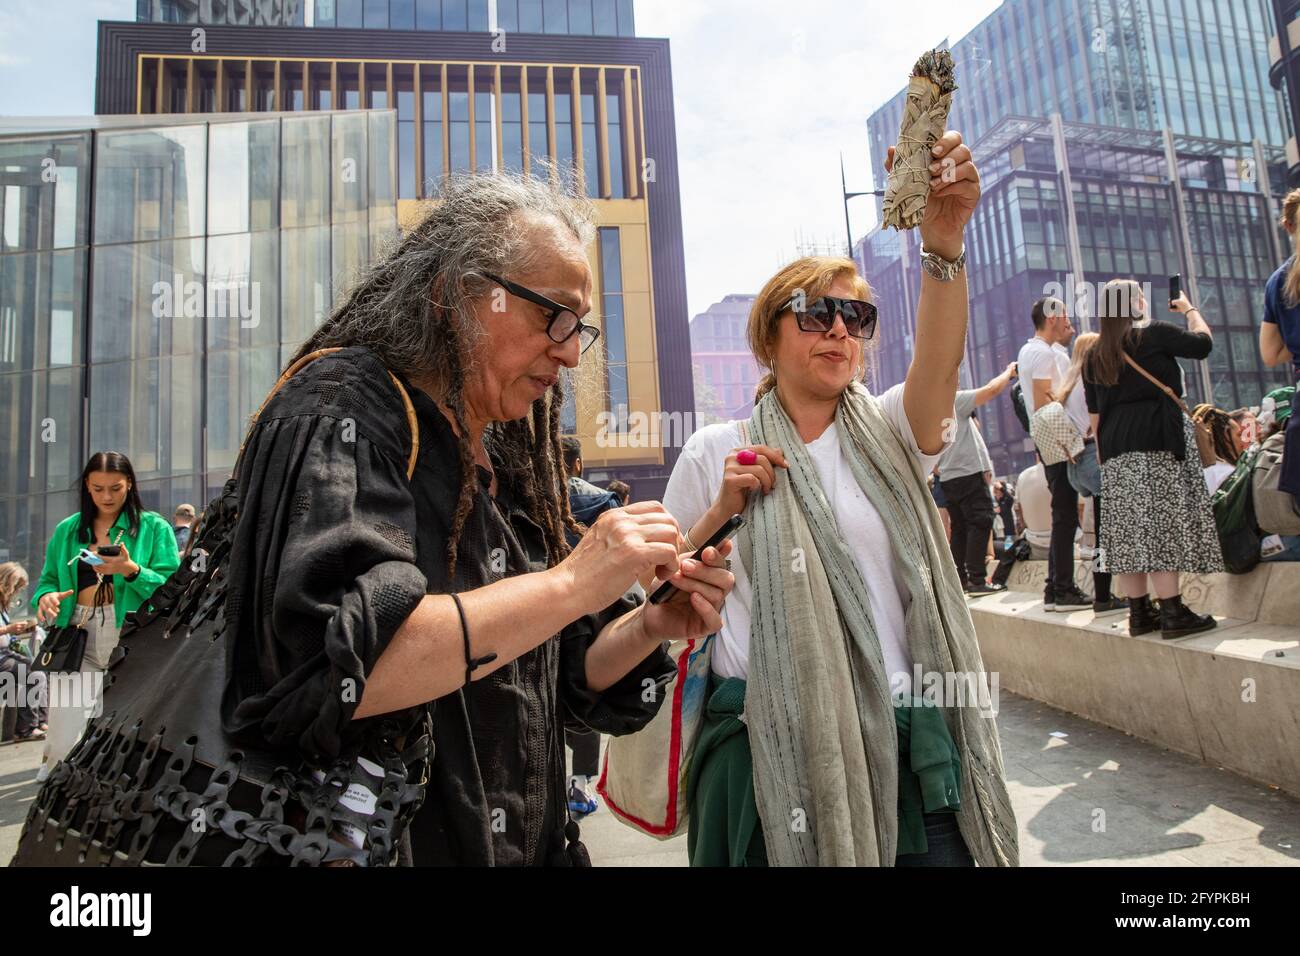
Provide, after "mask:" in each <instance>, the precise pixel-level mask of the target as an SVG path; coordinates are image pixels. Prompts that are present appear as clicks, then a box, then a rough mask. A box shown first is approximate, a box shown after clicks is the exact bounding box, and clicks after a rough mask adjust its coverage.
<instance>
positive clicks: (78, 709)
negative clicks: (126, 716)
mask: <svg viewBox="0 0 1300 956" xmlns="http://www.w3.org/2000/svg"><path fill="white" fill-rule="evenodd" d="M79 487H80V493H81V508H80V510H79V511H77V512H75V513H73V514H71V515H68V517H66V518H64V519H63V520H62V521H60V522H59V523H58V525H57V526H56V527H55V529H54V533H53V534H52V535H51V536H50V541H49V544H48V545H46V548H45V567H44V570H42V571H41V577H40V580H39V581H37V582H36V591H35V593H34V594H33V595H32V607H33V609H35V611H36V613H37V616H38V617H39V618H40V619H41V621H42V622H43V623H44V624H45V626H46V627H52V626H59V627H66V626H68V625H73V626H77V627H84V628H85V629H86V653H85V656H84V657H83V659H82V662H81V675H82V678H81V681H79V682H77V683H78V684H79V685H80V687H81V688H89V689H90V690H93V691H94V694H93V695H92V694H90V691H89V690H87V691H85V692H83V693H77V694H75V696H76V697H78V698H79V699H77V700H58V699H57V698H58V696H59V695H58V693H57V691H58V689H59V686H60V684H61V683H63V682H59V681H52V682H51V684H50V702H49V703H50V719H49V724H50V730H49V734H48V736H47V737H46V738H45V752H44V754H43V755H42V758H41V768H40V770H39V771H38V772H37V780H44V779H45V778H46V777H47V776H49V773H50V771H51V770H52V769H53V768H54V765H55V764H56V763H58V762H59V761H60V760H62V759H63V758H64V757H65V756H67V754H68V752H69V751H71V750H72V746H73V744H75V743H76V742H77V740H78V738H79V737H80V736H81V732H82V730H83V729H85V726H86V721H87V720H88V719H89V718H90V716H91V714H92V713H93V710H94V703H95V700H94V699H92V698H97V697H98V687H97V678H96V677H95V675H97V674H98V673H100V672H101V671H103V670H104V668H106V667H107V666H108V658H109V655H110V654H111V653H112V652H113V648H115V647H116V646H117V640H118V633H119V631H120V630H121V628H122V623H123V621H124V620H125V619H126V616H127V615H128V614H130V613H131V612H132V611H134V610H136V609H137V608H139V607H140V605H141V604H143V603H144V602H145V601H146V600H147V599H148V598H149V596H150V595H151V594H153V592H154V591H155V590H156V589H157V588H158V586H159V585H160V584H162V583H163V582H164V581H166V580H167V579H168V578H169V577H171V575H172V572H173V571H175V570H176V568H177V567H179V566H180V555H179V553H178V552H177V550H176V535H175V534H174V533H173V532H172V527H171V525H170V524H169V523H168V522H167V519H166V518H164V517H163V516H162V515H160V514H155V513H154V512H152V511H146V510H145V509H144V505H143V504H142V503H141V501H140V492H139V490H138V489H137V487H136V481H135V470H134V469H133V468H132V467H131V462H130V460H129V459H128V458H127V457H126V456H125V455H122V454H119V453H117V452H113V451H101V452H96V453H95V454H93V455H91V456H90V460H89V461H87V462H86V467H85V468H83V469H82V471H81V480H80V482H79ZM66 683H67V686H69V687H72V686H74V685H73V682H66Z"/></svg>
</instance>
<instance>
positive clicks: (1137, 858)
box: [0, 691, 1300, 866]
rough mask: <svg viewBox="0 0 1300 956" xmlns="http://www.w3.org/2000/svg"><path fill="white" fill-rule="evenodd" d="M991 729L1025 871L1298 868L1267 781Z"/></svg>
mask: <svg viewBox="0 0 1300 956" xmlns="http://www.w3.org/2000/svg"><path fill="white" fill-rule="evenodd" d="M998 728H999V731H1000V733H1001V736H1002V750H1003V755H1004V757H1005V760H1006V765H1007V778H1008V780H1007V782H1008V786H1009V789H1010V792H1011V801H1012V805H1013V806H1014V807H1015V811H1016V816H1017V818H1018V820H1019V823H1020V853H1021V863H1022V864H1024V865H1026V866H1061V865H1083V866H1295V865H1298V864H1300V800H1296V799H1294V798H1292V797H1289V796H1287V795H1286V794H1284V793H1281V792H1280V791H1277V790H1274V789H1271V788H1270V787H1268V786H1267V785H1265V784H1261V783H1256V782H1254V781H1250V780H1245V779H1243V778H1241V777H1239V776H1236V775H1234V774H1231V773H1228V772H1225V771H1222V770H1219V769H1217V768H1215V767H1209V766H1206V765H1204V764H1202V763H1201V762H1199V761H1197V760H1195V759H1193V758H1191V757H1187V756H1184V755H1182V754H1179V753H1174V752H1171V751H1168V750H1164V749H1162V748H1160V747H1158V746H1155V745H1153V744H1149V743H1146V742H1144V741H1141V740H1138V739H1137V738H1134V737H1130V736H1128V735H1126V734H1124V733H1121V732H1119V731H1116V730H1112V729H1110V728H1108V727H1103V726H1101V725H1098V724H1094V723H1090V722H1088V721H1086V720H1082V719H1080V718H1078V717H1074V716H1071V715H1069V714H1066V713H1063V712H1062V711H1059V710H1055V709H1054V708H1051V707H1048V706H1047V705H1045V704H1040V703H1038V702H1036V701H1032V700H1027V699H1024V698H1021V697H1016V696H1014V695H1012V694H1009V693H1006V692H1005V691H1004V692H1003V693H1002V695H1001V712H1000V714H999V717H998ZM1055 734H1063V735H1065V736H1054V735H1055ZM40 753H41V745H40V744H38V743H24V744H10V745H6V746H0V865H3V864H4V863H7V862H8V860H9V858H10V857H11V856H12V855H13V851H14V847H15V845H16V844H17V842H18V832H19V830H20V828H21V827H22V821H23V817H24V815H25V814H26V812H27V807H28V806H29V805H30V803H31V800H32V798H33V797H34V796H35V793H36V784H35V782H34V775H35V771H36V766H37V764H38V763H39V762H40ZM1103 824H1104V828H1103ZM582 833H583V840H584V842H585V843H586V844H587V846H588V848H589V849H590V851H591V857H592V861H593V862H594V863H595V864H596V865H598V866H685V865H686V838H685V837H684V836H683V837H679V838H676V839H673V840H668V841H662V842H661V841H659V840H654V839H652V838H650V837H647V836H644V835H642V834H640V833H638V832H636V831H634V830H631V829H629V828H628V827H625V826H623V825H621V824H620V823H618V822H617V821H616V820H615V819H614V818H613V816H612V815H611V814H610V812H609V810H608V808H605V807H602V808H601V809H600V810H599V811H598V812H597V813H596V814H594V815H593V816H592V817H590V818H589V819H587V820H586V821H585V822H584V823H583V825H582Z"/></svg>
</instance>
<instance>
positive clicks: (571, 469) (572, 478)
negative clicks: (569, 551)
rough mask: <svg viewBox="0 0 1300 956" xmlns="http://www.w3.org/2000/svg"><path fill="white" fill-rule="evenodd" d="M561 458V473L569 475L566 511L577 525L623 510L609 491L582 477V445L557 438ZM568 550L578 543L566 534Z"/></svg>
mask: <svg viewBox="0 0 1300 956" xmlns="http://www.w3.org/2000/svg"><path fill="white" fill-rule="evenodd" d="M560 450H561V452H562V453H563V455H564V470H565V471H566V472H567V473H568V475H569V480H568V489H567V490H568V493H569V510H570V511H572V512H573V517H574V520H575V521H577V522H578V523H579V524H584V525H588V526H590V525H591V524H592V522H594V521H595V520H596V519H597V518H599V517H600V516H601V515H603V514H604V513H605V512H606V511H609V510H611V509H613V508H621V507H623V501H622V499H621V498H619V496H618V495H617V494H615V493H614V492H612V491H605V490H604V489H602V488H598V487H596V486H595V485H593V484H592V483H591V482H589V481H586V480H585V479H583V477H582V442H580V441H578V439H576V438H573V437H567V438H561V439H560ZM565 536H566V537H567V538H568V539H569V547H571V548H572V547H574V546H575V545H576V544H577V543H578V536H577V535H575V534H574V533H573V532H572V531H566V532H565Z"/></svg>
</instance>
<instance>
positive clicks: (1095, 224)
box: [855, 0, 1291, 474]
mask: <svg viewBox="0 0 1300 956" xmlns="http://www.w3.org/2000/svg"><path fill="white" fill-rule="evenodd" d="M1270 24H1271V18H1270V16H1269V10H1268V8H1267V3H1266V2H1265V0H1129V2H1112V0H1106V2H1089V0H1047V2H1027V0H1007V2H1006V3H1004V4H1003V5H1002V6H1001V7H1000V8H999V9H998V10H996V11H995V12H994V13H993V14H991V15H990V16H989V17H988V18H986V19H985V20H984V21H983V22H982V23H980V24H979V25H978V26H977V27H976V28H975V29H974V30H973V31H972V32H971V33H970V34H969V35H967V36H966V37H963V38H962V39H961V40H960V41H958V42H957V43H955V44H953V46H952V50H953V55H954V59H955V60H956V62H957V64H958V71H959V72H958V83H959V86H960V90H959V92H958V94H957V97H956V99H955V101H954V108H953V114H952V118H951V120H950V124H949V125H950V126H952V127H953V128H957V129H961V130H962V131H963V133H964V134H965V135H967V137H968V139H969V140H970V141H972V142H974V143H975V147H974V149H975V152H976V155H977V158H978V161H979V163H980V169H981V174H982V176H983V179H984V189H985V195H984V198H983V200H982V201H981V203H980V206H979V208H978V209H977V211H976V214H975V218H974V219H973V221H972V222H971V225H970V227H969V228H968V231H967V251H968V261H969V269H970V283H971V324H970V332H969V335H968V344H967V360H966V363H965V366H964V367H963V372H962V376H963V384H964V385H965V386H973V385H977V384H981V383H983V382H985V381H987V380H988V379H990V378H992V377H993V376H994V375H996V374H998V372H1000V371H1001V370H1002V369H1003V368H1005V367H1006V365H1007V363H1009V362H1011V361H1014V360H1015V358H1016V355H1017V353H1018V352H1019V349H1020V346H1021V345H1022V344H1023V343H1024V341H1025V340H1026V339H1027V338H1028V337H1029V336H1030V335H1031V334H1032V332H1033V329H1032V325H1031V324H1030V321H1029V308H1030V305H1031V304H1032V303H1033V301H1034V300H1035V299H1037V298H1040V297H1041V296H1043V295H1044V294H1060V295H1062V297H1063V298H1064V299H1065V300H1066V301H1067V303H1069V304H1070V305H1071V306H1072V308H1073V313H1072V314H1074V315H1075V317H1076V323H1075V324H1076V326H1081V327H1082V328H1084V329H1087V328H1090V327H1091V328H1095V323H1094V321H1093V319H1092V317H1091V314H1090V313H1091V309H1090V307H1091V306H1092V305H1093V304H1094V300H1095V289H1096V288H1097V286H1098V285H1099V284H1102V283H1105V282H1106V281H1108V280H1109V279H1111V278H1115V277H1131V278H1135V279H1137V280H1138V281H1139V282H1142V283H1149V289H1150V291H1151V301H1152V303H1153V305H1154V306H1155V308H1156V310H1157V312H1158V309H1159V303H1160V302H1161V301H1162V300H1163V298H1164V296H1165V295H1166V291H1167V285H1168V277H1169V276H1170V275H1171V274H1174V273H1178V274H1181V275H1182V276H1183V283H1184V288H1185V289H1187V290H1188V294H1189V295H1190V296H1191V297H1192V298H1193V299H1194V301H1196V303H1197V304H1198V305H1199V306H1201V308H1202V309H1203V310H1204V314H1205V315H1206V316H1207V318H1208V320H1209V321H1210V323H1211V325H1212V326H1213V328H1214V330H1215V333H1216V345H1215V350H1214V352H1213V354H1212V355H1211V358H1210V359H1209V361H1208V362H1207V363H1190V362H1189V363H1185V373H1186V386H1187V394H1188V398H1189V401H1191V402H1193V403H1195V402H1199V401H1204V400H1207V396H1211V397H1212V400H1213V401H1214V402H1215V403H1216V404H1218V405H1220V406H1221V407H1228V408H1235V407H1238V406H1242V405H1249V404H1255V403H1258V401H1259V398H1260V396H1261V395H1262V394H1263V392H1264V391H1266V390H1267V389H1268V388H1269V387H1271V386H1273V385H1275V384H1283V383H1282V382H1280V381H1277V376H1276V375H1275V374H1273V372H1271V371H1270V370H1268V369H1265V368H1264V367H1263V365H1262V363H1261V362H1260V359H1259V356H1258V347H1257V344H1256V343H1257V335H1258V321H1259V316H1260V314H1261V312H1262V303H1263V289H1264V283H1265V281H1266V280H1267V278H1268V276H1269V274H1270V273H1271V272H1272V271H1273V270H1274V269H1275V268H1276V267H1277V265H1278V264H1279V263H1280V262H1281V261H1282V259H1283V258H1285V256H1286V255H1287V254H1288V252H1289V250H1288V249H1286V247H1285V245H1284V240H1283V237H1282V236H1281V235H1280V234H1279V231H1278V230H1277V228H1276V226H1275V224H1274V222H1273V220H1275V219H1276V213H1277V201H1278V198H1279V193H1280V192H1281V191H1282V190H1284V189H1285V183H1286V165H1287V161H1286V149H1285V145H1286V142H1287V139H1288V138H1289V137H1290V135H1291V120H1290V115H1289V111H1288V109H1287V107H1286V104H1285V101H1284V100H1283V99H1282V97H1280V96H1279V95H1278V93H1277V92H1276V91H1275V90H1273V89H1272V88H1271V87H1270V86H1269V83H1268V38H1269V36H1270V35H1271V33H1272V27H1271V26H1270ZM1046 51H1052V54H1053V55H1050V56H1048V55H1045V52H1046ZM900 110H901V94H900V96H898V97H894V98H893V99H892V100H891V101H890V102H889V103H888V104H886V105H885V106H884V107H882V108H881V109H880V110H878V111H877V112H876V113H874V114H873V115H872V116H871V118H870V119H869V121H868V130H869V135H870V139H871V147H872V153H873V157H883V154H884V151H885V149H886V147H887V146H888V144H889V143H890V142H891V141H892V138H893V137H894V136H896V135H897V129H898V123H899V121H900V115H901V114H900ZM918 243H919V236H918V235H916V234H915V233H906V234H901V235H900V234H898V233H895V232H893V231H884V230H880V229H879V228H877V229H875V230H873V231H872V232H871V233H870V234H869V235H868V236H866V237H865V238H864V239H863V240H861V241H860V242H859V243H858V244H857V245H856V246H855V254H856V256H857V258H858V259H859V262H860V263H861V265H862V267H863V269H864V271H865V273H866V275H867V276H868V278H869V279H870V280H871V281H872V283H873V285H874V286H875V288H876V290H877V295H878V297H879V301H880V304H881V312H882V319H881V323H880V331H879V332H878V335H879V336H880V342H879V345H878V352H877V364H876V387H879V388H884V387H888V386H890V385H892V384H894V383H896V382H900V381H902V380H903V378H904V376H905V375H906V370H907V366H908V363H909V362H910V360H911V354H912V344H913V340H912V335H913V332H914V328H915V319H914V315H915V302H916V298H917V296H918V294H919V289H920V270H919V259H918V253H919V249H918ZM891 315H892V316H895V317H896V319H895V320H894V321H890V320H889V316H891ZM980 415H981V422H982V424H983V428H984V434H985V437H986V439H987V440H988V444H989V450H990V452H991V453H992V455H993V459H994V465H995V467H996V468H997V470H998V473H999V474H1014V473H1016V472H1018V471H1019V470H1020V469H1021V468H1023V467H1025V466H1027V465H1028V464H1030V463H1031V462H1032V461H1033V448H1032V443H1030V442H1029V441H1028V440H1027V436H1026V435H1025V434H1024V431H1023V429H1022V428H1021V427H1020V425H1019V423H1018V422H1017V421H1016V419H1015V417H1014V414H1013V413H1012V410H1011V408H1010V405H1009V403H1008V402H994V403H990V404H989V405H988V406H985V408H983V409H981V412H980Z"/></svg>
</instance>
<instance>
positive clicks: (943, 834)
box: [894, 810, 975, 866]
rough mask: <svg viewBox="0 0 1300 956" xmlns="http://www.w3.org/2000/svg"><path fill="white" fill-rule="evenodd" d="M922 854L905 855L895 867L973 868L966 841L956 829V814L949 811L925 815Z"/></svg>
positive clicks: (897, 861)
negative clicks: (924, 848)
mask: <svg viewBox="0 0 1300 956" xmlns="http://www.w3.org/2000/svg"><path fill="white" fill-rule="evenodd" d="M925 842H926V846H927V847H928V849H927V850H926V851H925V852H924V853H905V854H903V855H902V856H900V857H898V858H897V860H896V861H895V863H894V865H895V866H974V865H975V860H974V859H973V858H972V857H971V855H970V851H969V850H968V849H966V841H965V840H963V839H962V836H961V831H960V830H958V829H957V814H955V813H953V812H952V811H951V810H942V811H940V812H938V813H927V814H926V815H925Z"/></svg>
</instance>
